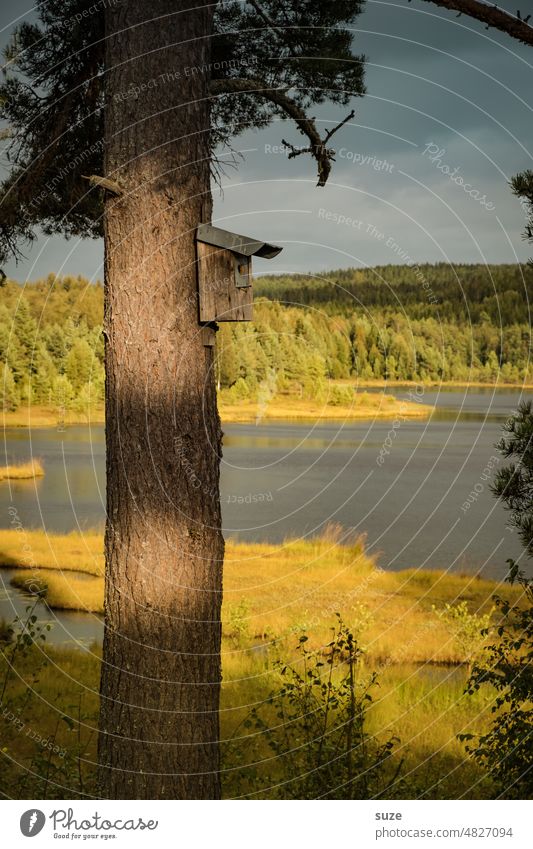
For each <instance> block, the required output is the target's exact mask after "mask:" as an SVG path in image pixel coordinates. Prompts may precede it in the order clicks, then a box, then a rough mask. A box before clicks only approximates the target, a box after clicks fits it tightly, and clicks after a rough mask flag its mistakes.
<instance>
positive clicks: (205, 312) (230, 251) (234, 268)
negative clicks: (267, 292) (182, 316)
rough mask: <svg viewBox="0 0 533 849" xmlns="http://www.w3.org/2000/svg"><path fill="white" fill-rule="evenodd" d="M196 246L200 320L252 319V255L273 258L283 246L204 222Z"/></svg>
mask: <svg viewBox="0 0 533 849" xmlns="http://www.w3.org/2000/svg"><path fill="white" fill-rule="evenodd" d="M196 250H197V259H198V300H199V320H200V322H201V323H202V324H204V323H208V322H219V321H251V320H252V314H253V290H252V257H253V256H260V257H263V258H264V259H273V258H274V257H275V256H277V255H278V254H279V253H280V251H281V250H282V248H278V247H277V246H276V245H269V244H268V242H261V241H259V240H258V239H253V238H250V237H249V236H240V235H239V234H238V233H231V232H230V231H229V230H221V229H220V227H213V226H212V225H211V224H200V226H199V227H198V229H197V231H196Z"/></svg>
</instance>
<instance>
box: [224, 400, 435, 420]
mask: <svg viewBox="0 0 533 849" xmlns="http://www.w3.org/2000/svg"><path fill="white" fill-rule="evenodd" d="M219 410H220V416H221V418H222V421H223V422H228V423H229V422H235V423H242V422H257V421H275V420H276V419H277V420H293V421H298V420H300V421H320V420H324V421H328V420H335V421H349V420H353V419H394V418H396V417H400V418H422V419H424V418H428V416H430V415H431V413H432V412H433V407H430V406H428V405H427V404H421V403H418V402H416V401H399V400H397V399H396V398H394V397H393V396H392V395H386V394H384V393H377V392H359V393H354V399H353V402H352V403H350V404H338V405H337V404H335V405H334V404H327V403H321V402H319V401H309V400H304V399H300V398H291V397H289V396H282V397H279V398H274V399H272V400H271V401H269V402H268V403H267V404H265V405H258V404H257V402H256V401H239V403H238V404H231V403H228V402H227V401H225V400H224V399H221V401H220V403H219Z"/></svg>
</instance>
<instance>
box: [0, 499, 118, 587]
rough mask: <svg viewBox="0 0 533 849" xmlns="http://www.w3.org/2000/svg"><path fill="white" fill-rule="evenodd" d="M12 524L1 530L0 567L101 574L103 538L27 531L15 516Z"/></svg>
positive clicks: (93, 534)
mask: <svg viewBox="0 0 533 849" xmlns="http://www.w3.org/2000/svg"><path fill="white" fill-rule="evenodd" d="M11 521H12V524H13V528H12V529H0V566H8V567H10V568H14V567H20V568H22V569H28V568H29V569H39V568H40V569H53V570H65V569H66V570H72V571H74V572H86V573H87V574H89V575H99V576H102V575H103V574H104V555H103V542H102V535H101V534H100V533H98V532H97V531H89V532H87V533H84V534H80V533H78V532H75V531H73V532H72V533H70V534H65V535H60V534H47V533H45V531H32V530H26V529H25V528H24V527H23V526H22V525H21V524H20V522H19V520H18V519H17V516H16V514H13V516H12V519H11Z"/></svg>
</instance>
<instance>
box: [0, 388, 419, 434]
mask: <svg viewBox="0 0 533 849" xmlns="http://www.w3.org/2000/svg"><path fill="white" fill-rule="evenodd" d="M335 382H336V383H338V384H340V383H342V381H335ZM348 383H350V384H351V385H353V382H350V381H347V384H348ZM219 410H220V416H221V418H222V421H224V422H228V423H230V422H235V423H239V422H251V421H256V419H257V417H258V414H260V417H261V418H262V419H265V420H276V419H293V420H309V419H311V420H313V421H318V420H321V419H324V420H328V419H336V420H338V419H341V420H344V419H368V418H380V419H390V418H394V417H395V416H396V415H402V416H403V417H404V418H427V417H428V416H429V415H430V414H431V412H432V410H433V407H430V406H427V405H425V404H419V403H417V402H410V401H398V400H397V399H396V398H394V397H393V396H392V395H386V394H384V393H377V392H359V393H357V394H354V403H353V404H350V405H347V406H333V405H330V404H323V403H320V402H318V401H307V400H304V399H300V398H292V397H290V396H280V397H277V398H274V399H273V400H272V401H269V402H268V404H266V405H262V406H261V407H258V404H257V402H255V401H242V402H239V403H238V404H228V403H226V402H225V401H224V399H223V398H219ZM104 421H105V415H104V408H103V406H100V407H96V408H94V409H91V413H90V418H88V417H87V415H86V414H84V413H76V412H74V411H72V410H70V411H66V412H64V413H62V412H61V411H59V410H58V409H57V407H43V406H32V407H19V408H18V409H17V410H13V411H9V412H3V413H2V422H3V425H4V427H30V428H35V427H54V428H58V429H59V430H61V429H63V428H65V427H68V426H69V425H75V424H85V425H87V424H92V425H96V424H103V423H104Z"/></svg>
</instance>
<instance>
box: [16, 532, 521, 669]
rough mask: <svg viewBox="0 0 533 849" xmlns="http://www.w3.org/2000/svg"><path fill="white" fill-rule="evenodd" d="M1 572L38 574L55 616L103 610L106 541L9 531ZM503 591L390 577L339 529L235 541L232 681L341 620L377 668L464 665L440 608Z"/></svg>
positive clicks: (230, 554)
mask: <svg viewBox="0 0 533 849" xmlns="http://www.w3.org/2000/svg"><path fill="white" fill-rule="evenodd" d="M0 565H5V566H11V567H13V566H20V567H22V568H23V569H25V570H26V571H27V570H28V567H29V568H30V570H31V571H30V574H29V575H28V574H24V576H23V578H22V579H20V580H28V579H30V578H33V580H34V581H35V582H36V583H37V584H38V582H39V580H41V581H42V582H43V583H44V584H45V585H46V587H47V596H46V597H47V601H48V603H49V604H50V606H52V607H61V608H70V609H74V610H92V611H94V612H99V613H101V612H102V610H103V577H102V575H103V555H102V538H101V536H100V535H99V534H97V533H90V534H83V535H82V534H78V533H71V534H68V535H67V536H51V535H48V536H47V535H46V534H44V533H43V532H41V531H28V532H25V533H18V532H17V531H0ZM69 570H72V571H69ZM75 572H83V573H85V575H92V576H93V578H91V579H87V578H86V577H81V576H77V575H75V574H73V573H75ZM19 582H20V581H19V580H17V583H19ZM496 590H498V592H499V593H500V594H502V595H506V596H511V595H512V594H513V592H514V591H513V590H512V589H511V588H510V587H508V586H507V585H505V586H499V587H497V585H496V584H495V583H494V582H492V581H489V580H484V579H480V578H476V577H475V576H468V575H458V574H451V573H446V572H441V571H428V570H425V571H421V570H417V569H409V570H403V571H400V572H386V571H384V570H382V569H380V568H379V566H378V565H377V564H376V562H375V561H374V560H373V559H372V558H371V557H369V556H368V555H367V554H366V553H365V548H364V543H363V540H362V539H357V540H352V541H343V540H342V536H341V531H340V530H339V529H337V530H335V531H330V533H329V535H326V536H325V537H323V538H321V539H311V540H308V541H304V540H289V541H287V542H285V543H284V544H282V545H269V544H265V543H236V542H234V541H231V540H230V541H229V542H228V544H227V547H226V559H225V565H224V607H223V634H224V666H225V673H226V676H227V677H229V678H230V679H235V678H239V677H241V675H243V674H244V672H245V670H246V669H247V668H248V667H249V664H250V656H249V652H250V651H251V652H256V653H259V655H261V656H266V655H268V654H269V653H271V652H276V653H277V652H281V653H283V652H284V651H288V650H291V648H292V647H294V645H295V642H296V638H297V636H298V635H299V634H301V633H303V632H305V633H307V634H308V636H309V641H310V643H309V644H310V646H315V647H319V646H322V645H324V644H325V643H326V642H327V641H328V640H329V638H330V628H331V626H332V624H333V623H334V621H335V614H336V613H337V612H339V613H340V614H341V615H342V616H343V618H344V620H345V621H346V623H347V624H348V625H350V626H351V627H352V629H354V630H355V631H356V632H357V633H358V635H359V637H360V639H361V641H362V643H363V644H364V645H365V647H366V649H367V652H368V657H369V661H370V660H371V661H372V662H373V663H379V664H380V665H382V666H385V667H387V666H388V665H389V664H405V663H422V662H431V663H459V662H464V661H465V660H467V657H466V656H465V650H464V648H462V647H461V644H460V643H459V641H458V640H457V639H456V635H455V633H454V631H453V629H451V626H450V625H448V624H446V622H444V621H443V620H442V619H441V618H439V616H438V615H437V614H436V612H435V609H434V608H437V610H442V609H443V608H444V606H445V605H446V604H451V605H454V604H457V603H458V602H459V601H466V602H467V603H468V608H469V611H470V612H471V613H478V614H485V613H488V612H490V611H491V609H492V605H493V602H492V596H493V594H494V592H495V591H496Z"/></svg>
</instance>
